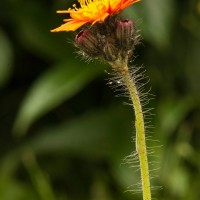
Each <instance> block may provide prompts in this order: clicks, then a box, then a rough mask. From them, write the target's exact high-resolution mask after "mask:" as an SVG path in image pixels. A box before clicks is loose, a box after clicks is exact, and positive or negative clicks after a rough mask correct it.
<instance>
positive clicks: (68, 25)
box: [51, 20, 87, 32]
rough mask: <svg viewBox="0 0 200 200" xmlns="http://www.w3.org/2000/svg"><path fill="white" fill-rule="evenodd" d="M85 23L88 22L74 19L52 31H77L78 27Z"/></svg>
mask: <svg viewBox="0 0 200 200" xmlns="http://www.w3.org/2000/svg"><path fill="white" fill-rule="evenodd" d="M85 23H87V22H85V21H75V20H72V21H70V22H67V23H65V24H63V25H61V26H60V27H58V28H55V29H53V30H51V32H60V31H66V32H67V31H75V30H76V29H78V28H79V27H81V26H82V25H84V24H85Z"/></svg>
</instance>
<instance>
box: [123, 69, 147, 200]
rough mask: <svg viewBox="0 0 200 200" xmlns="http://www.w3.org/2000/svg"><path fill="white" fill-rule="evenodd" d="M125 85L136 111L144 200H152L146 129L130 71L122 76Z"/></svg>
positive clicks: (137, 143)
mask: <svg viewBox="0 0 200 200" xmlns="http://www.w3.org/2000/svg"><path fill="white" fill-rule="evenodd" d="M121 75H122V77H123V80H124V83H125V85H126V86H127V88H128V91H129V94H130V97H131V100H132V103H133V107H134V111H135V128H136V151H137V153H138V157H139V162H140V170H141V181H142V191H143V200H151V188H150V178H149V166H148V158H147V150H146V141H145V127H144V116H143V112H142V106H141V103H140V98H139V94H138V91H137V87H136V83H135V80H134V79H133V78H132V77H131V75H130V73H129V71H128V70H127V71H126V72H125V73H122V74H121Z"/></svg>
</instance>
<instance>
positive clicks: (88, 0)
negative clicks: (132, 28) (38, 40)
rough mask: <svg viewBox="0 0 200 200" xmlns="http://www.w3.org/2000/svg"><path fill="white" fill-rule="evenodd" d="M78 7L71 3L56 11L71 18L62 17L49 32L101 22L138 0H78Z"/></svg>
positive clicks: (71, 29)
mask: <svg viewBox="0 0 200 200" xmlns="http://www.w3.org/2000/svg"><path fill="white" fill-rule="evenodd" d="M78 1H79V3H80V8H77V7H76V4H74V5H73V7H74V8H73V9H72V8H69V9H68V10H61V11H57V13H64V14H65V13H69V14H70V16H71V18H70V19H64V20H63V21H64V22H66V23H64V24H63V25H61V26H60V27H58V28H56V29H53V30H51V32H59V31H75V30H76V29H78V28H80V27H81V26H83V25H84V24H86V23H91V24H92V25H93V24H95V23H96V22H103V21H104V20H105V19H106V17H108V16H109V15H113V14H115V13H117V12H119V11H121V10H123V9H125V8H126V7H128V6H130V5H132V4H134V3H136V2H138V1H140V0H78Z"/></svg>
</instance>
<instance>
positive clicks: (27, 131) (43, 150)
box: [0, 0, 200, 200]
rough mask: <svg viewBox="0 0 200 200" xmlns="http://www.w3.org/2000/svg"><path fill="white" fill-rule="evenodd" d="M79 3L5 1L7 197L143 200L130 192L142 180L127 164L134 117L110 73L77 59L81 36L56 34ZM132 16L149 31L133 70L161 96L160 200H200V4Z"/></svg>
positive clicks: (134, 9)
mask: <svg viewBox="0 0 200 200" xmlns="http://www.w3.org/2000/svg"><path fill="white" fill-rule="evenodd" d="M74 2H75V1H66V0H51V1H50V0H1V1H0V150H1V151H0V155H1V157H0V199H1V200H27V199H29V200H36V199H37V200H114V199H115V200H132V199H135V200H137V199H138V200H140V199H142V198H141V194H138V193H135V192H126V191H127V190H132V189H134V188H136V186H134V184H137V182H138V181H139V175H138V173H137V172H136V170H135V169H134V168H131V167H130V166H129V165H128V164H123V159H124V158H125V157H126V156H128V155H129V154H130V153H131V152H132V151H133V150H134V148H135V147H134V143H133V142H132V139H131V138H132V136H133V134H134V133H133V111H132V108H131V107H130V106H127V105H124V102H125V103H126V102H128V100H127V99H126V98H123V97H120V98H116V97H114V96H115V95H116V94H117V93H115V92H114V91H113V90H112V89H111V88H110V87H109V86H108V85H106V84H107V82H108V81H107V80H106V79H108V78H110V75H109V74H108V73H106V72H105V71H107V72H111V69H110V67H109V66H106V65H105V64H102V63H99V62H97V61H95V62H91V63H89V64H88V63H85V62H84V60H83V59H82V58H80V57H79V56H77V54H76V53H75V52H76V50H75V49H74V46H73V38H74V36H75V34H74V33H50V31H49V30H50V29H53V28H55V27H57V26H59V25H60V24H61V23H62V19H63V16H62V15H57V14H56V13H55V12H56V10H59V9H66V8H68V7H69V6H70V5H72V4H73V3H74ZM123 15H124V16H126V17H128V18H131V19H134V20H135V22H136V24H137V26H138V29H139V30H140V33H141V35H142V43H141V44H140V45H139V46H137V48H136V52H135V55H136V59H135V61H134V62H133V63H132V64H133V65H134V64H137V65H138V66H141V65H143V66H144V68H145V70H146V75H147V76H148V77H149V78H150V83H148V84H147V85H146V86H145V87H146V88H145V89H146V91H147V90H149V88H151V93H152V94H154V95H155V96H154V99H153V100H152V101H150V103H149V105H148V107H153V108H155V109H154V110H153V111H152V113H153V114H154V116H153V117H152V120H151V124H152V125H153V126H154V129H153V130H152V131H151V132H150V133H148V135H149V136H151V140H150V141H148V145H149V147H151V146H154V148H153V150H154V151H155V155H156V156H155V157H152V158H150V160H151V162H152V164H154V163H155V165H154V166H153V167H152V169H155V168H159V169H158V170H157V171H155V172H153V173H154V174H156V175H157V176H158V178H155V179H152V184H153V185H155V186H157V185H158V186H162V188H163V189H162V190H155V191H154V197H155V198H157V199H159V200H161V199H162V200H169V199H170V200H199V199H200V1H199V0H190V1H182V0H168V1H161V0H151V1H149V0H143V1H141V2H140V3H137V4H135V5H133V6H131V7H129V8H128V9H126V10H125V11H124V12H123ZM154 140H159V142H157V141H154ZM161 145H162V147H158V148H157V147H155V146H161ZM131 185H132V186H131Z"/></svg>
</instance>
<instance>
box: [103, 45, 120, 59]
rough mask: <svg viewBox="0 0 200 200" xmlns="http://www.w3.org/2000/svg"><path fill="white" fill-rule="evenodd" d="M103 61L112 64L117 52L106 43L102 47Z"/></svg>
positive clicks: (112, 46)
mask: <svg viewBox="0 0 200 200" xmlns="http://www.w3.org/2000/svg"><path fill="white" fill-rule="evenodd" d="M103 52H104V54H103V55H104V59H105V60H106V61H108V62H113V61H115V60H116V59H117V54H118V51H117V49H116V48H115V46H114V45H112V44H109V43H108V42H107V43H106V44H105V46H104V47H103Z"/></svg>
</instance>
